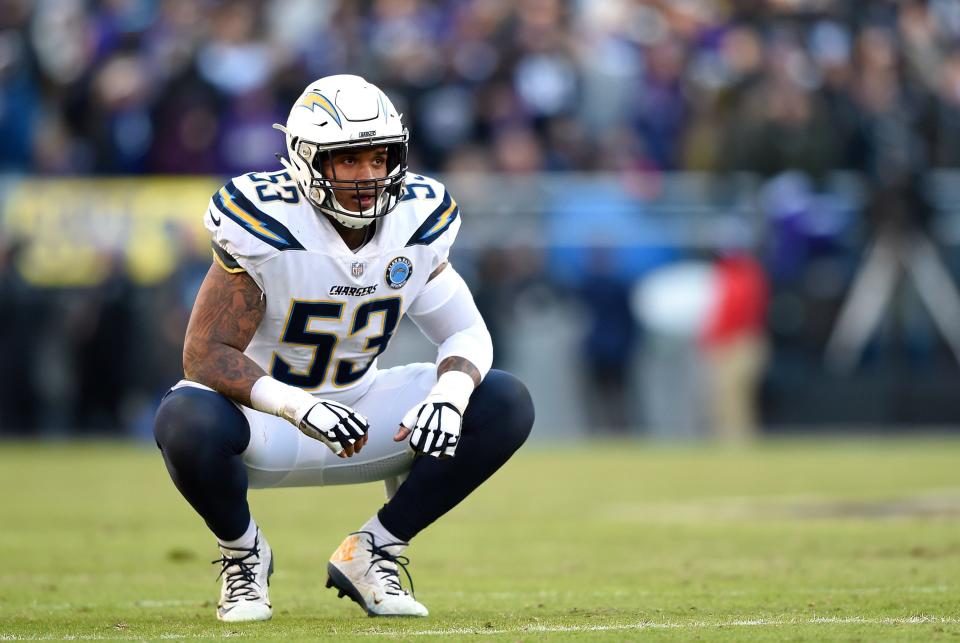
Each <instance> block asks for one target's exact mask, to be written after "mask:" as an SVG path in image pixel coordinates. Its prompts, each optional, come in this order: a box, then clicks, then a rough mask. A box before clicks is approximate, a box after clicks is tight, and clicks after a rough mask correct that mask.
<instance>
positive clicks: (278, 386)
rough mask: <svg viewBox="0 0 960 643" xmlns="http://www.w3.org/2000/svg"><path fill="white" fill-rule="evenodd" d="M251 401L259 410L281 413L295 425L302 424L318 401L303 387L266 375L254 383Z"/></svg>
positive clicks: (281, 415) (274, 413) (275, 413)
mask: <svg viewBox="0 0 960 643" xmlns="http://www.w3.org/2000/svg"><path fill="white" fill-rule="evenodd" d="M250 403H251V404H252V405H253V408H255V409H256V410H258V411H263V412H264V413H269V414H271V415H279V416H280V417H282V418H283V419H284V420H286V421H287V422H290V423H291V424H293V425H294V426H300V421H301V420H302V419H303V416H304V415H306V414H307V411H309V410H310V409H312V408H313V406H314V405H315V404H316V403H317V398H315V397H314V396H312V395H311V394H310V393H307V392H306V391H304V390H303V389H301V388H297V387H296V386H290V385H289V384H284V383H283V382H281V381H279V380H275V379H273V378H272V377H270V376H269V375H264V376H263V377H261V378H260V379H258V380H257V381H256V382H254V383H253V388H252V389H251V390H250Z"/></svg>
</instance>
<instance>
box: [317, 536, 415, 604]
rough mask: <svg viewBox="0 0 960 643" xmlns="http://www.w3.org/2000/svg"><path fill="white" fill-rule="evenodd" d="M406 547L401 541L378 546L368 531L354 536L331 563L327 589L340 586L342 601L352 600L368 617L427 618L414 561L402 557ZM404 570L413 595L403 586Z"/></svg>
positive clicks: (348, 538)
mask: <svg viewBox="0 0 960 643" xmlns="http://www.w3.org/2000/svg"><path fill="white" fill-rule="evenodd" d="M406 547H407V543H399V542H398V543H386V544H383V545H377V544H375V543H374V537H373V534H371V533H370V532H367V531H357V532H354V533H352V534H350V535H349V536H347V537H346V539H345V540H344V541H343V542H342V543H340V547H338V548H337V551H335V552H333V556H331V557H330V562H328V563H327V574H328V577H327V587H336V588H337V590H339V597H340V598H343V597H344V596H345V595H346V596H349V597H350V598H352V599H353V600H354V602H356V603H357V604H358V605H359V606H360V607H362V608H363V609H364V611H365V612H366V613H367V615H368V616H426V615H427V614H428V613H429V612H427V608H426V607H424V606H423V605H421V604H420V603H418V602H417V600H416V599H415V598H414V596H413V579H411V578H410V572H408V571H407V565H408V564H410V560H409V559H408V558H407V557H406V556H401V555H400V554H401V553H402V552H403V550H404V549H406ZM400 569H403V573H404V574H406V575H407V580H408V581H409V583H410V591H409V592H407V591H406V590H405V589H403V587H401V585H400V574H399V570H400Z"/></svg>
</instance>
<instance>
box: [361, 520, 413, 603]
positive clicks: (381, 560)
mask: <svg viewBox="0 0 960 643" xmlns="http://www.w3.org/2000/svg"><path fill="white" fill-rule="evenodd" d="M357 533H361V534H367V535H368V536H369V537H370V547H369V549H368V550H367V551H369V552H370V565H369V566H368V567H367V571H366V573H369V572H370V570H371V569H373V568H374V566H376V570H374V571H375V572H376V573H377V574H379V575H380V581H381V582H382V583H383V584H384V585H386V586H387V590H386V593H387V594H393V595H395V596H399V595H400V594H409V595H410V596H412V597H414V600H416V595H415V594H414V592H413V578H411V576H410V572H409V571H407V565H409V564H410V559H409V558H407V557H406V556H403V555H395V554H392V553H390V552H389V551H388V550H387V548H388V547H395V546H397V545H400V546H404V547H405V546H406V545H407V543H401V542H395V543H385V544H383V545H377V543H376V541H375V537H374V535H373V534H371V533H370V532H368V531H361V532H357ZM401 569H402V570H403V573H404V574H405V575H406V577H407V584H408V585H409V586H410V591H409V592H405V591H404V589H403V586H402V585H401V584H400V573H399V570H401Z"/></svg>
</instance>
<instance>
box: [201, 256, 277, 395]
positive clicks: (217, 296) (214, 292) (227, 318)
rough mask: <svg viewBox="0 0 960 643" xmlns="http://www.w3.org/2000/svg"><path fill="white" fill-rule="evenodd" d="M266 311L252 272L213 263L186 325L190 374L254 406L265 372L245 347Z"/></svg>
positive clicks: (215, 388)
mask: <svg viewBox="0 0 960 643" xmlns="http://www.w3.org/2000/svg"><path fill="white" fill-rule="evenodd" d="M265 312H266V300H265V299H264V297H263V293H262V292H261V291H260V287H259V286H257V284H256V282H255V281H254V280H253V279H252V278H251V277H250V275H248V274H247V273H245V272H238V273H229V272H227V271H226V270H224V269H222V268H221V267H220V266H218V265H217V264H216V263H214V264H212V265H211V266H210V270H208V271H207V276H206V277H205V278H204V280H203V284H202V285H201V286H200V292H199V293H198V294H197V301H196V303H195V304H194V305H193V313H192V314H191V315H190V323H189V324H188V326H187V336H186V339H185V340H184V345H183V372H184V375H185V376H186V378H187V379H188V380H191V381H194V382H199V383H200V384H204V385H206V386H209V387H210V388H212V389H214V390H215V391H219V392H220V393H223V394H224V395H226V396H227V397H230V398H232V399H234V400H236V401H238V402H240V403H241V404H244V405H246V406H250V389H251V388H253V383H254V382H256V381H257V380H258V379H260V378H261V377H263V376H264V375H266V373H265V372H264V370H263V369H262V368H260V367H259V366H257V364H256V363H255V362H254V361H253V360H251V359H250V358H249V357H247V356H246V355H244V354H243V351H244V350H245V349H246V348H247V345H248V344H249V343H250V340H251V339H252V338H253V335H254V333H256V332H257V328H258V327H259V326H260V322H261V321H262V320H263V315H264V313H265Z"/></svg>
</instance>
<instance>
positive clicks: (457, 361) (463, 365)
mask: <svg viewBox="0 0 960 643" xmlns="http://www.w3.org/2000/svg"><path fill="white" fill-rule="evenodd" d="M448 371H460V372H461V373H466V374H467V375H469V376H470V377H471V378H472V379H473V385H474V386H480V381H481V380H482V379H483V378H482V377H481V376H480V369H478V368H477V367H476V366H474V365H473V363H472V362H471V361H470V360H468V359H466V358H464V357H456V356H455V355H451V356H450V357H447V358H444V360H443V361H442V362H440V365H439V366H437V378H439V377H440V376H441V375H443V374H444V373H446V372H448Z"/></svg>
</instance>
